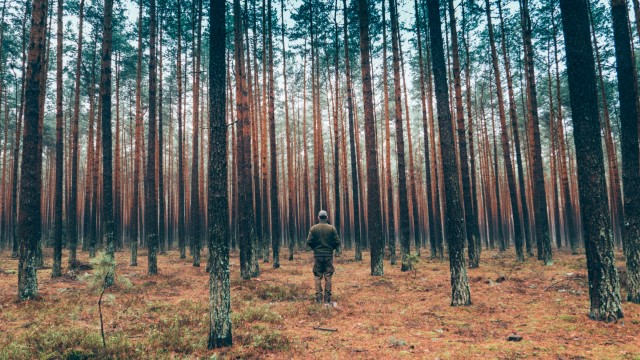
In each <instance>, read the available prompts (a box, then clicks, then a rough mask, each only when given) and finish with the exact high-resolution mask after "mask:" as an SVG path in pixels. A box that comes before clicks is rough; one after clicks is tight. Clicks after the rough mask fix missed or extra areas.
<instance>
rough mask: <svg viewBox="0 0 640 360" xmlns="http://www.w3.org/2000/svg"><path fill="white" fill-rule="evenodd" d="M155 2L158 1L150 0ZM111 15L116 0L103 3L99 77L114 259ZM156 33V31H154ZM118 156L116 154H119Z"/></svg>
mask: <svg viewBox="0 0 640 360" xmlns="http://www.w3.org/2000/svg"><path fill="white" fill-rule="evenodd" d="M151 1H152V4H153V2H154V1H155V0H151ZM112 15H113V0H105V2H104V20H103V35H102V65H101V76H100V98H101V100H102V166H103V175H102V179H103V180H102V184H103V186H104V190H103V203H102V205H103V209H102V217H103V221H104V246H105V251H106V254H107V256H108V257H109V258H111V259H113V256H114V252H115V247H114V242H113V238H114V233H115V226H114V221H113V186H112V183H113V168H112V165H111V164H112V161H111V160H112V156H113V148H112V146H111V46H112V45H111V44H112V40H111V39H112V35H111V34H112ZM152 34H153V33H152ZM116 156H117V154H116ZM113 281H114V279H113V273H110V275H107V277H106V278H105V284H106V285H107V286H109V285H111V284H113Z"/></svg>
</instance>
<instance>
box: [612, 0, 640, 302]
mask: <svg viewBox="0 0 640 360" xmlns="http://www.w3.org/2000/svg"><path fill="white" fill-rule="evenodd" d="M611 15H612V19H613V38H614V43H615V53H616V74H617V76H618V94H619V95H618V96H619V100H620V123H621V131H620V137H621V144H622V180H623V186H624V194H625V197H624V217H625V221H624V224H625V227H624V230H623V244H624V253H625V256H626V258H627V300H629V301H631V302H634V303H636V304H638V303H640V159H639V154H638V109H637V107H636V100H637V98H638V88H637V86H636V85H637V84H636V83H635V82H636V79H637V77H636V74H635V71H636V69H635V66H634V60H633V59H634V58H633V52H632V50H631V34H630V32H629V27H628V25H627V24H628V21H629V13H628V11H627V3H626V1H624V0H611Z"/></svg>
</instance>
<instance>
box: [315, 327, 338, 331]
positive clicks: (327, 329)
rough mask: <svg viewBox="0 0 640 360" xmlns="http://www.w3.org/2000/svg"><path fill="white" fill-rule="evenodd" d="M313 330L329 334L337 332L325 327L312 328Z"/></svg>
mask: <svg viewBox="0 0 640 360" xmlns="http://www.w3.org/2000/svg"><path fill="white" fill-rule="evenodd" d="M313 330H320V331H329V332H336V331H338V329H331V328H325V327H320V326H314V327H313Z"/></svg>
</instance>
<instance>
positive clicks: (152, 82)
mask: <svg viewBox="0 0 640 360" xmlns="http://www.w3.org/2000/svg"><path fill="white" fill-rule="evenodd" d="M149 15H150V21H149V36H150V41H149V136H148V139H147V146H148V147H147V169H146V170H147V173H146V176H145V182H144V183H145V184H144V190H145V203H146V206H145V212H144V213H145V221H144V222H145V232H146V235H147V253H148V255H147V257H148V259H149V265H148V266H149V267H148V270H147V271H148V274H149V275H155V274H157V273H158V260H157V248H158V194H157V193H156V191H157V188H156V161H155V160H156V149H155V146H156V117H157V108H156V100H157V98H156V86H157V85H156V82H157V73H156V71H157V63H156V60H157V54H156V17H157V12H156V0H151V1H150V4H149ZM196 76H197V75H196ZM194 157H195V154H194Z"/></svg>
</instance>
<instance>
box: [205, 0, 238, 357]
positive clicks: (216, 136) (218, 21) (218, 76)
mask: <svg viewBox="0 0 640 360" xmlns="http://www.w3.org/2000/svg"><path fill="white" fill-rule="evenodd" d="M236 1H237V0H236ZM209 9H210V12H209V14H211V20H210V25H209V26H210V39H209V42H210V46H209V81H210V82H209V141H210V149H209V168H208V172H209V182H208V184H209V193H208V203H209V206H208V210H207V211H208V218H209V221H208V231H207V233H208V239H209V258H210V259H211V260H210V261H209V265H210V273H209V274H210V275H209V319H210V323H209V342H208V348H209V349H213V348H220V347H226V346H231V343H232V337H231V295H230V292H229V291H230V290H229V287H230V285H229V221H228V214H229V212H228V210H229V209H228V202H229V199H228V192H227V159H228V157H227V120H226V111H225V107H226V84H225V76H226V62H225V48H226V41H225V40H226V30H225V27H226V26H225V15H226V10H225V1H224V0H210V2H209ZM234 161H235V159H234Z"/></svg>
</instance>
